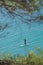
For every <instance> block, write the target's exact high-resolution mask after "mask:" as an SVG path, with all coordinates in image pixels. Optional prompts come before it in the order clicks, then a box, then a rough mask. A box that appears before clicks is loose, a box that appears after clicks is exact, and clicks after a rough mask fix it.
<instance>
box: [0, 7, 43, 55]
mask: <svg viewBox="0 0 43 65" xmlns="http://www.w3.org/2000/svg"><path fill="white" fill-rule="evenodd" d="M34 15H36V14H34ZM41 15H43V14H42V10H41ZM36 16H37V15H36ZM28 17H29V16H24V18H28ZM6 23H8V27H6V28H5V29H4V30H0V51H1V52H3V53H12V54H23V55H26V54H27V53H28V51H30V50H35V48H36V47H41V48H42V49H43V24H42V23H41V24H38V22H37V23H36V22H32V23H29V24H26V23H23V22H22V21H21V20H20V17H17V16H15V15H14V14H10V13H8V11H7V10H6V9H5V8H3V7H0V25H5V24H6ZM24 39H26V40H27V44H28V46H23V47H21V46H20V45H24Z"/></svg>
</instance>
